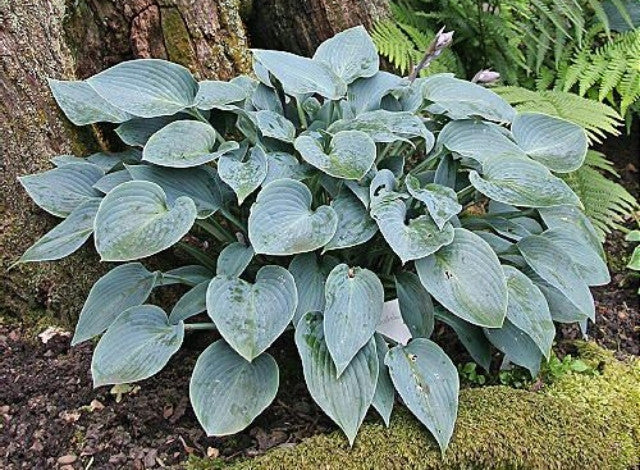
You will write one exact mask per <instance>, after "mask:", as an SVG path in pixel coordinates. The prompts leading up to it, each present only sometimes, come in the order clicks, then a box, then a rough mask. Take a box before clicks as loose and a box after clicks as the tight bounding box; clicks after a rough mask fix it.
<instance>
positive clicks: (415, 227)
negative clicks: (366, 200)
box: [371, 193, 453, 264]
mask: <svg viewBox="0 0 640 470" xmlns="http://www.w3.org/2000/svg"><path fill="white" fill-rule="evenodd" d="M371 216H372V217H373V218H374V220H375V221H376V222H377V223H378V227H380V232H382V236H383V237H384V239H385V240H386V241H387V243H388V244H389V246H390V247H391V249H392V250H393V251H394V252H395V254H397V255H398V256H399V257H400V259H401V260H402V263H403V264H404V263H406V262H407V261H411V260H414V259H420V258H424V257H425V256H429V255H430V254H432V253H435V252H436V251H437V250H439V249H440V248H441V247H443V246H445V245H448V244H449V243H451V241H452V240H453V227H452V226H451V224H446V225H445V227H444V229H442V230H440V229H439V228H438V226H437V225H436V224H435V223H434V221H433V220H432V219H431V217H430V216H428V215H421V216H419V217H416V218H414V219H411V220H409V222H408V223H407V222H406V218H407V206H406V204H405V202H404V200H403V196H402V195H401V194H398V193H389V194H386V195H385V196H383V197H380V198H377V199H375V200H374V201H372V203H371Z"/></svg>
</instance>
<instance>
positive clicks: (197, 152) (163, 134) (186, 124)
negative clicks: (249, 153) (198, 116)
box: [142, 121, 238, 168]
mask: <svg viewBox="0 0 640 470" xmlns="http://www.w3.org/2000/svg"><path fill="white" fill-rule="evenodd" d="M215 144H216V131H215V129H214V128H213V127H211V126H210V125H209V124H205V123H204V122H200V121H175V122H172V123H170V124H168V125H167V126H165V127H163V128H162V129H160V130H159V131H158V132H156V133H155V134H153V135H152V136H151V138H149V140H148V141H147V144H146V145H145V146H144V150H143V152H142V159H143V160H145V161H148V162H151V163H153V164H155V165H160V166H168V167H173V168H188V167H193V166H199V165H202V164H204V163H207V162H210V161H213V160H215V159H216V158H218V157H220V156H221V155H224V154H225V153H228V152H231V151H232V150H235V149H237V148H238V143H237V142H231V141H230V142H225V143H224V144H222V145H220V147H218V148H217V149H216V150H214V148H215Z"/></svg>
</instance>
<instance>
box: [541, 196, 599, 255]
mask: <svg viewBox="0 0 640 470" xmlns="http://www.w3.org/2000/svg"><path fill="white" fill-rule="evenodd" d="M538 212H539V213H540V216H541V217H542V220H543V222H544V223H545V225H546V226H547V227H548V228H550V229H554V228H559V229H566V230H568V231H569V232H572V233H573V234H574V235H575V236H576V237H577V236H579V237H581V238H582V239H583V240H584V241H585V242H586V243H588V244H589V246H590V247H591V248H592V249H593V250H594V251H596V252H597V253H598V254H599V255H600V257H601V258H602V259H604V258H605V254H604V249H603V248H602V240H600V237H599V236H598V232H597V231H596V229H595V228H594V227H593V225H592V224H591V221H590V220H589V218H588V217H587V216H586V215H584V213H583V212H582V211H581V210H580V209H578V208H577V207H575V206H556V207H545V208H541V209H538Z"/></svg>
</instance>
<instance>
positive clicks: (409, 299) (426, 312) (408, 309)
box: [395, 271, 434, 338]
mask: <svg viewBox="0 0 640 470" xmlns="http://www.w3.org/2000/svg"><path fill="white" fill-rule="evenodd" d="M395 284H396V293H397V295H398V303H399V305H400V314H401V315H402V319H403V320H404V322H405V323H406V324H407V328H409V331H410V332H411V336H412V337H414V338H428V337H429V336H431V333H433V323H434V320H433V302H432V301H431V296H430V295H429V293H428V292H427V291H426V290H425V288H424V286H423V285H422V284H421V283H420V279H419V278H418V276H416V275H415V274H414V273H412V272H408V271H404V272H401V273H399V274H398V275H396V277H395Z"/></svg>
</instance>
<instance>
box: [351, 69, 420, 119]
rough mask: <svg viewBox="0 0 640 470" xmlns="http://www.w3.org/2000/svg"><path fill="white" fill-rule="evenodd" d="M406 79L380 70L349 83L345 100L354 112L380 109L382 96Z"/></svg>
mask: <svg viewBox="0 0 640 470" xmlns="http://www.w3.org/2000/svg"><path fill="white" fill-rule="evenodd" d="M406 84H408V81H407V80H405V79H404V78H402V77H398V76H397V75H394V74H392V73H389V72H384V71H380V72H378V73H376V74H375V75H373V76H372V77H368V78H359V79H357V80H356V81H354V82H353V83H351V84H350V85H349V89H348V91H347V100H348V103H349V105H350V107H351V110H352V111H353V113H354V114H356V115H357V114H360V113H363V112H365V111H373V110H377V109H380V102H381V101H382V98H383V97H384V96H386V95H387V94H389V93H391V92H392V91H393V90H396V89H398V88H400V87H402V86H403V85H406Z"/></svg>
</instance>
